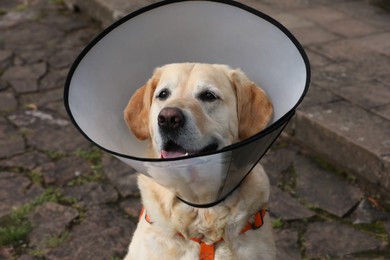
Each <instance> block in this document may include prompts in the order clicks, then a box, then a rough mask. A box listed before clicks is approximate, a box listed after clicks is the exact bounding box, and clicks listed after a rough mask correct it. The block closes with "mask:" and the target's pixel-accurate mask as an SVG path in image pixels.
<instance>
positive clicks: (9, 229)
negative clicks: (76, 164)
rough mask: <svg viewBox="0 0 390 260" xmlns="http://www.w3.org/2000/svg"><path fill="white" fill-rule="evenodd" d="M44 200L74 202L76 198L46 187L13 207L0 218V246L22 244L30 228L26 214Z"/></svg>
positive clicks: (44, 201)
mask: <svg viewBox="0 0 390 260" xmlns="http://www.w3.org/2000/svg"><path fill="white" fill-rule="evenodd" d="M46 202H55V203H59V202H60V203H65V204H74V203H75V202H76V200H75V199H74V198H70V197H65V196H63V195H62V193H61V192H60V191H59V190H55V189H51V188H49V189H47V190H46V191H45V192H44V193H42V194H41V195H40V196H38V197H36V198H35V199H34V200H33V201H32V202H31V203H27V204H24V205H22V206H20V207H18V208H16V209H14V210H13V211H12V212H11V213H10V214H9V215H7V216H5V217H3V218H2V219H0V246H20V245H22V244H23V243H24V242H25V240H26V238H27V235H28V234H29V233H30V232H31V230H32V226H31V223H30V222H29V221H28V219H27V216H28V214H29V213H31V212H32V211H33V210H34V209H35V208H36V207H37V206H39V205H42V204H44V203H46Z"/></svg>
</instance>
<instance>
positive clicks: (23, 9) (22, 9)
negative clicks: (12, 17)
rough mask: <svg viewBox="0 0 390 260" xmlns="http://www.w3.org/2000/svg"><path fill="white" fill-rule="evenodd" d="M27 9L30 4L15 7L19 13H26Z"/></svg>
mask: <svg viewBox="0 0 390 260" xmlns="http://www.w3.org/2000/svg"><path fill="white" fill-rule="evenodd" d="M27 8H28V3H27V2H25V3H21V4H18V5H17V6H16V7H15V10H16V11H18V12H23V11H26V10H27Z"/></svg>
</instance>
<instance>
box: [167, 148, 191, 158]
mask: <svg viewBox="0 0 390 260" xmlns="http://www.w3.org/2000/svg"><path fill="white" fill-rule="evenodd" d="M187 155H188V153H186V152H185V151H165V150H162V151H161V158H166V159H167V158H176V157H183V156H187Z"/></svg>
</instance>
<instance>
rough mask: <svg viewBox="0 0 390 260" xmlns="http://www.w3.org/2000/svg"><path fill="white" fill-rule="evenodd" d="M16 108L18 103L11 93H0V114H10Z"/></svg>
mask: <svg viewBox="0 0 390 260" xmlns="http://www.w3.org/2000/svg"><path fill="white" fill-rule="evenodd" d="M17 107H18V102H17V101H16V99H15V97H14V95H13V94H12V92H10V91H7V92H0V112H10V111H13V110H15V109H16V108H17Z"/></svg>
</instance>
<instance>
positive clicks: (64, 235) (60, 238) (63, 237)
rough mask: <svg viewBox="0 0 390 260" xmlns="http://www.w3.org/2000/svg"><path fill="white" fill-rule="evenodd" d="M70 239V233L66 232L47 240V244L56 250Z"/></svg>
mask: <svg viewBox="0 0 390 260" xmlns="http://www.w3.org/2000/svg"><path fill="white" fill-rule="evenodd" d="M68 237H69V231H65V232H63V233H62V234H61V235H60V236H58V237H49V238H47V239H46V241H45V244H46V245H47V246H48V247H50V248H55V247H57V246H59V245H61V244H62V243H63V242H64V241H65V240H66V239H67V238H68Z"/></svg>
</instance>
